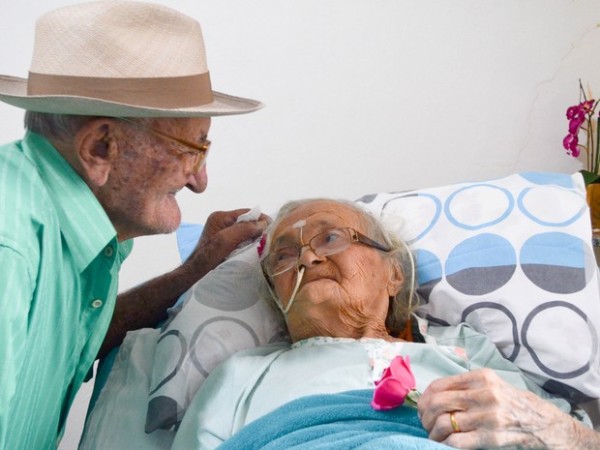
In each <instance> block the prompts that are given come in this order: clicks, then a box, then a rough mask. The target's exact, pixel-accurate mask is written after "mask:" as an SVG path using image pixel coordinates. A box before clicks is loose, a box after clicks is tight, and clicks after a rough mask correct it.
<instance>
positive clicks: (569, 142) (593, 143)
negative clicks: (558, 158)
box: [563, 80, 600, 184]
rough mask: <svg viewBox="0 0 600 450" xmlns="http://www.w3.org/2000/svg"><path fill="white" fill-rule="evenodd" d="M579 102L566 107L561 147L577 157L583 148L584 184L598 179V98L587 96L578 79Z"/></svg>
mask: <svg viewBox="0 0 600 450" xmlns="http://www.w3.org/2000/svg"><path fill="white" fill-rule="evenodd" d="M579 92H580V102H579V104H577V105H573V106H570V107H569V108H568V109H567V119H568V121H569V133H568V134H567V135H566V136H565V138H564V139H563V147H564V148H565V150H566V151H567V155H569V156H572V157H573V158H578V157H579V155H580V154H581V151H582V150H583V151H584V152H585V161H586V168H585V169H584V170H582V171H581V173H582V175H583V178H584V180H585V183H586V184H590V183H595V182H598V181H600V149H599V144H600V127H599V126H598V121H600V117H598V116H596V117H594V115H595V114H596V109H597V108H598V104H599V103H600V100H594V99H592V98H588V96H586V94H585V90H584V89H583V85H582V84H581V80H580V81H579ZM581 133H583V134H584V135H585V137H584V139H583V140H582V141H581V142H580V140H579V136H580V134H581Z"/></svg>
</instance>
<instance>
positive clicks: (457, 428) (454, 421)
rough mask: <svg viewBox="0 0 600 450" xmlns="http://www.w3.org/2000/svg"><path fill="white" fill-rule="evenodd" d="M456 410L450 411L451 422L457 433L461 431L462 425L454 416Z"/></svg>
mask: <svg viewBox="0 0 600 450" xmlns="http://www.w3.org/2000/svg"><path fill="white" fill-rule="evenodd" d="M455 412H456V411H454V412H451V413H450V423H451V424H452V429H453V430H454V432H455V433H460V427H459V426H458V422H457V421H456V417H455V416H454V413H455Z"/></svg>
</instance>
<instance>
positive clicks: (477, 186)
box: [444, 184, 515, 230]
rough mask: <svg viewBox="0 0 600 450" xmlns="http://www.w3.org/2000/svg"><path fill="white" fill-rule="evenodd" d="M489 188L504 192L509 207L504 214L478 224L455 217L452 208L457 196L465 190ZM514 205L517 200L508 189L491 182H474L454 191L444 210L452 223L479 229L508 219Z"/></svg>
mask: <svg viewBox="0 0 600 450" xmlns="http://www.w3.org/2000/svg"><path fill="white" fill-rule="evenodd" d="M488 188H489V189H498V190H499V191H500V192H502V193H503V194H504V195H505V196H506V200H507V207H506V210H505V211H504V212H503V213H502V214H500V215H499V216H498V217H496V218H493V219H491V220H489V221H487V222H483V223H479V224H476V225H470V224H466V223H462V222H461V221H460V220H458V219H457V218H455V217H454V215H453V214H452V210H451V208H452V203H453V202H454V201H455V199H456V197H457V196H458V195H459V194H462V193H463V192H464V191H467V190H471V189H477V190H481V189H488ZM514 205H515V200H514V199H513V196H512V195H510V192H508V190H506V189H504V188H501V187H498V186H494V185H491V184H474V185H471V186H466V187H464V188H461V189H459V190H457V191H456V192H454V193H453V194H452V195H450V197H448V200H447V201H446V205H445V207H444V212H445V213H446V216H447V217H448V220H449V221H450V222H451V223H453V224H454V225H456V226H457V227H459V228H464V229H466V230H477V229H480V228H486V227H489V226H492V225H495V224H497V223H500V222H502V221H503V220H504V219H506V218H507V217H508V216H509V214H510V213H511V211H512V209H513V208H514Z"/></svg>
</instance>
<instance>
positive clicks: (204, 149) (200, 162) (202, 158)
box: [115, 117, 211, 173]
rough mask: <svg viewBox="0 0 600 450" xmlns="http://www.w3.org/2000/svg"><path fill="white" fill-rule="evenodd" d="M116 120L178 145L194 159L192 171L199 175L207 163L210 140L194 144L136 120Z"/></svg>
mask: <svg viewBox="0 0 600 450" xmlns="http://www.w3.org/2000/svg"><path fill="white" fill-rule="evenodd" d="M115 119H119V120H122V121H123V122H127V123H129V124H132V125H135V126H137V127H139V128H142V129H144V130H145V131H148V132H149V133H152V134H154V135H155V136H158V137H161V138H163V139H168V140H170V141H172V142H175V143H177V144H178V145H177V146H176V147H175V148H176V149H177V150H178V151H179V152H180V153H183V154H184V155H188V156H190V157H191V158H192V164H193V165H192V170H193V171H194V173H198V172H199V171H200V169H201V168H202V166H204V163H206V158H207V157H208V151H209V150H210V144H211V142H210V141H209V140H208V139H205V140H204V142H202V144H194V143H193V142H189V141H186V140H185V139H181V138H178V137H175V136H171V135H170V134H167V133H164V132H162V131H159V130H156V129H154V128H152V127H149V126H148V125H144V124H142V123H140V122H136V121H135V120H132V119H128V118H127V117H115ZM182 147H183V148H182Z"/></svg>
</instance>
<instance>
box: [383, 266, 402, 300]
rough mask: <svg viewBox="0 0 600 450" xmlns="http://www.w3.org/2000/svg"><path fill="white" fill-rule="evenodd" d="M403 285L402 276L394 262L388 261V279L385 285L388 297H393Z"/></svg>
mask: <svg viewBox="0 0 600 450" xmlns="http://www.w3.org/2000/svg"><path fill="white" fill-rule="evenodd" d="M403 284H404V274H403V273H402V270H401V269H400V266H399V265H398V262H397V261H396V260H391V261H390V279H389V280H388V284H387V291H388V295H389V296H390V297H394V296H395V295H396V294H397V293H398V292H399V291H400V289H401V288H402V285H403Z"/></svg>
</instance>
